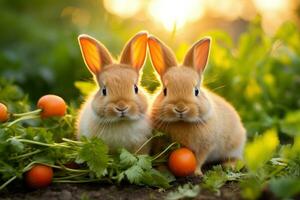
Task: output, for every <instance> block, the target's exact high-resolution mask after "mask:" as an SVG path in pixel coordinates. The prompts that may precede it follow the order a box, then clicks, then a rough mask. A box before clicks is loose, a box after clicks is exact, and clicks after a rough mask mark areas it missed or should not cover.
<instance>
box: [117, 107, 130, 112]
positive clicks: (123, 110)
mask: <svg viewBox="0 0 300 200" xmlns="http://www.w3.org/2000/svg"><path fill="white" fill-rule="evenodd" d="M116 110H117V111H119V112H125V111H126V110H128V107H122V108H120V107H116Z"/></svg>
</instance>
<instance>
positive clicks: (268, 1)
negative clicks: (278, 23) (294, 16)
mask: <svg viewBox="0 0 300 200" xmlns="http://www.w3.org/2000/svg"><path fill="white" fill-rule="evenodd" d="M253 2H254V4H255V6H256V7H257V9H258V10H260V11H264V12H266V11H278V10H282V9H285V7H286V4H287V0H254V1H253Z"/></svg>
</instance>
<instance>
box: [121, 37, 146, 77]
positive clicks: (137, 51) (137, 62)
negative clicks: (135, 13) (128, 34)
mask: <svg viewBox="0 0 300 200" xmlns="http://www.w3.org/2000/svg"><path fill="white" fill-rule="evenodd" d="M147 38H148V33H147V32H139V33H137V34H136V35H135V36H134V37H133V38H131V39H130V40H129V41H128V42H127V44H126V45H125V47H124V49H123V51H122V53H121V59H120V63H123V64H127V65H130V66H132V67H133V68H134V69H136V70H137V72H138V71H140V69H141V68H142V66H143V65H144V62H145V58H146V51H147Z"/></svg>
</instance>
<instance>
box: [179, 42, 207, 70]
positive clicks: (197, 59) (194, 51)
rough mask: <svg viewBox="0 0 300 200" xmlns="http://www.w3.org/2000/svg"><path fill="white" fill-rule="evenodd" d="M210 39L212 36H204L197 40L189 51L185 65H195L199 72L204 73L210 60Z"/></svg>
mask: <svg viewBox="0 0 300 200" xmlns="http://www.w3.org/2000/svg"><path fill="white" fill-rule="evenodd" d="M210 41H211V39H210V38H204V39H202V40H200V41H198V42H196V43H195V44H194V45H193V46H192V48H190V50H189V51H188V52H187V54H186V56H185V58H184V61H183V65H184V66H187V67H193V68H194V69H195V70H196V71H197V72H198V73H202V72H203V71H204V69H205V66H206V63H207V60H208V55H209V50H210Z"/></svg>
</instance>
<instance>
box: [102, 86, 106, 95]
mask: <svg viewBox="0 0 300 200" xmlns="http://www.w3.org/2000/svg"><path fill="white" fill-rule="evenodd" d="M102 94H103V96H106V88H105V87H103V89H102Z"/></svg>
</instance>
